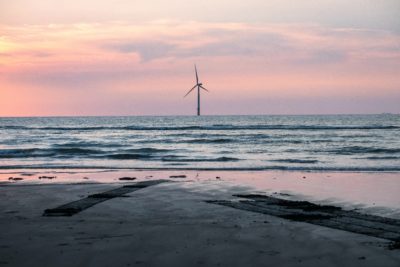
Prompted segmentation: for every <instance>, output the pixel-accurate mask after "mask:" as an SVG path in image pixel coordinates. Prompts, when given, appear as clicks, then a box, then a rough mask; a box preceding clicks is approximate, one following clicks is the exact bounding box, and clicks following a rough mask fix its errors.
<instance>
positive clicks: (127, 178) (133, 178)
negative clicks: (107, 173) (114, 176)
mask: <svg viewBox="0 0 400 267" xmlns="http://www.w3.org/2000/svg"><path fill="white" fill-rule="evenodd" d="M118 180H120V181H133V180H136V177H121V178H118Z"/></svg>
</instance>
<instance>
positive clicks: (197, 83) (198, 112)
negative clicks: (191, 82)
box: [184, 64, 209, 116]
mask: <svg viewBox="0 0 400 267" xmlns="http://www.w3.org/2000/svg"><path fill="white" fill-rule="evenodd" d="M194 72H195V73H196V85H195V86H193V87H192V89H190V90H189V92H187V94H186V95H185V96H184V97H186V96H187V95H188V94H190V93H191V92H192V91H193V90H194V89H195V88H196V87H197V116H200V89H203V90H206V91H207V92H209V91H208V90H207V89H206V88H204V87H203V84H202V83H201V82H199V76H198V75H197V68H196V64H195V65H194Z"/></svg>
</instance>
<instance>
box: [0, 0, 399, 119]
mask: <svg viewBox="0 0 400 267" xmlns="http://www.w3.org/2000/svg"><path fill="white" fill-rule="evenodd" d="M0 1H2V0H0ZM21 1H22V0H18V1H17V2H21ZM22 2H23V1H22ZM44 2H45V3H47V1H44ZM72 2H73V3H74V1H72ZM101 2H102V1H101ZM122 2H124V1H122ZM156 2H157V1H156ZM175 2H177V3H178V2H179V1H175ZM175 2H174V3H175ZM206 2H208V1H206ZM233 2H236V1H233ZM250 2H251V1H250ZM256 2H257V3H258V4H260V3H261V2H259V1H254V6H255V4H256ZM283 2H286V1H283ZM311 2H313V1H311ZM326 2H330V1H326ZM339 2H340V1H339ZM356 2H357V1H356ZM367 2H368V1H367ZM29 3H30V1H26V4H29ZM45 3H42V5H43V7H42V8H41V9H39V8H38V7H36V6H35V8H36V9H33V10H32V12H31V13H30V14H31V15H30V16H29V15H27V17H26V18H25V19H20V20H16V19H15V18H14V17H15V16H12V15H15V14H19V13H18V12H20V13H21V14H25V13H24V9H23V8H20V9H19V8H18V7H16V6H15V5H13V4H6V2H5V1H4V2H0V8H2V10H6V11H9V12H5V13H3V14H1V15H0V22H1V25H0V87H1V89H0V116H57V115H175V114H182V115H192V114H194V112H195V101H196V99H195V95H190V96H188V97H187V98H185V99H184V98H183V95H184V94H185V93H186V92H187V91H188V90H189V89H190V88H191V87H192V86H193V85H194V73H193V64H194V63H196V64H197V66H198V69H199V74H200V79H201V81H202V82H203V83H204V86H206V88H208V89H209V90H210V91H211V92H210V93H204V94H203V97H202V100H203V102H202V105H203V108H202V109H203V112H204V114H314V113H315V114H321V113H381V112H394V113H399V112H400V105H399V103H400V78H399V75H400V29H397V28H396V27H394V26H393V25H392V24H391V22H390V21H383V22H382V21H380V24H379V23H375V24H374V23H373V19H371V18H366V19H365V21H362V20H361V22H360V21H359V22H357V23H358V24H357V23H350V22H348V24H349V25H348V26H346V25H342V24H343V23H342V21H341V20H338V19H332V21H328V22H326V21H325V20H326V19H325V20H321V19H316V18H317V17H318V16H316V15H315V14H314V13H315V12H314V13H312V14H309V17H311V18H314V19H309V20H308V19H305V18H307V14H308V13H307V10H302V11H301V10H300V9H299V10H300V11H298V12H297V13H296V11H295V10H290V9H289V10H286V9H285V10H286V11H285V12H288V13H290V12H295V14H297V16H299V14H298V13H299V12H300V13H304V14H303V17H301V18H298V19H297V20H298V21H297V22H295V21H292V20H290V19H287V20H286V21H277V20H276V19H271V20H268V19H254V20H251V19H246V18H242V19H230V17H229V16H228V15H224V14H221V19H219V20H218V19H215V18H214V17H212V18H207V17H205V18H202V17H201V16H200V17H195V19H193V20H190V19H188V18H186V17H182V16H179V14H174V15H173V16H172V17H168V16H162V15H160V14H158V13H156V14H154V15H153V17H151V16H149V17H140V18H139V19H137V20H130V19H127V18H126V14H125V13H123V12H122V11H121V10H123V9H124V6H121V7H115V9H116V10H118V12H116V11H115V12H114V13H116V14H114V16H112V17H108V16H105V15H104V14H105V13H104V14H103V13H102V12H100V11H102V9H101V8H105V7H106V6H104V7H102V6H101V5H100V7H99V10H100V11H98V14H97V16H98V19H97V20H96V16H95V15H96V12H94V13H95V14H91V16H90V17H89V18H85V17H83V18H82V17H79V16H78V15H79V14H80V13H79V12H76V13H71V14H70V15H68V14H69V13H68V10H66V11H65V12H66V13H67V14H65V13H63V12H62V10H59V9H57V12H58V13H57V14H53V13H51V15H50V16H49V21H42V20H41V17H40V16H39V15H40V13H41V12H45V11H46V12H51V8H53V7H52V6H51V5H50V4H48V5H49V6H46V5H45ZM49 3H50V2H49ZM62 3H63V2H62ZM127 3H128V2H126V5H128V4H127ZM388 3H392V2H391V1H388ZM64 4H65V5H67V6H68V4H67V3H64ZM160 5H162V4H161V2H160V3H158V6H157V8H159V9H160V10H161V7H160ZM249 5H250V4H249ZM28 6H29V5H28ZM45 7H46V8H48V9H49V10H47V9H45ZM278 7H279V6H278ZM389 7H390V6H389V5H388V6H387V7H386V8H387V14H386V15H387V16H386V17H389V18H391V17H390V15H391V14H392V13H393V10H389ZM32 8H33V6H32ZM85 8H87V7H86V6H82V7H81V9H82V10H83V11H84V10H85ZM132 8H133V7H132ZM142 8H144V7H142ZM147 8H150V6H148V7H147ZM190 8H191V6H190V5H189V6H188V7H187V9H190ZM217 8H218V5H217ZM238 8H239V7H238ZM254 8H255V10H256V6H255V7H254ZM280 8H281V9H283V8H284V6H283V7H282V6H281V7H280ZM120 9H121V10H120ZM43 10H45V11H43ZM156 10H158V9H156ZM174 10H175V9H174ZM339 10H340V9H339ZM398 10H400V9H398ZM83 11H82V12H83ZM378 11H379V10H378ZM378 11H377V12H378ZM119 12H121V14H120V13H119ZM158 12H161V11H158ZM176 12H178V11H176ZM232 12H233V11H232ZM380 12H381V13H382V16H383V15H385V9H384V7H381V9H380ZM128 13H129V12H128ZM72 14H73V16H72ZM271 14H273V13H271ZM378 14H380V13H379V12H378ZM398 14H399V16H400V12H399V13H398ZM224 16H225V17H224ZM254 16H257V13H255V15H254ZM349 17H350V15H349ZM222 18H225V19H222ZM249 18H251V16H249ZM343 20H344V21H345V20H346V16H344V17H343ZM355 20H356V19H355ZM369 22H370V23H369ZM384 22H385V23H384ZM381 24H382V25H381ZM371 25H372V26H371ZM373 25H378V26H379V27H373ZM392 26H393V27H392Z"/></svg>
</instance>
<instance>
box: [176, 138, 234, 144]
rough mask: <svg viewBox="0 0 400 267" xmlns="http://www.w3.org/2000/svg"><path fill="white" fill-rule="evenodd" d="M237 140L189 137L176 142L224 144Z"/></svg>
mask: <svg viewBox="0 0 400 267" xmlns="http://www.w3.org/2000/svg"><path fill="white" fill-rule="evenodd" d="M238 141H239V140H234V139H228V138H217V139H213V138H209V139H206V138H204V139H189V140H179V141H177V142H178V143H188V144H224V143H234V142H238Z"/></svg>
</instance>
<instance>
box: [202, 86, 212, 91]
mask: <svg viewBox="0 0 400 267" xmlns="http://www.w3.org/2000/svg"><path fill="white" fill-rule="evenodd" d="M200 88H202V89H204V90H206V91H207V92H210V91H208V90H207V89H206V88H204V87H203V85H200Z"/></svg>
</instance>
